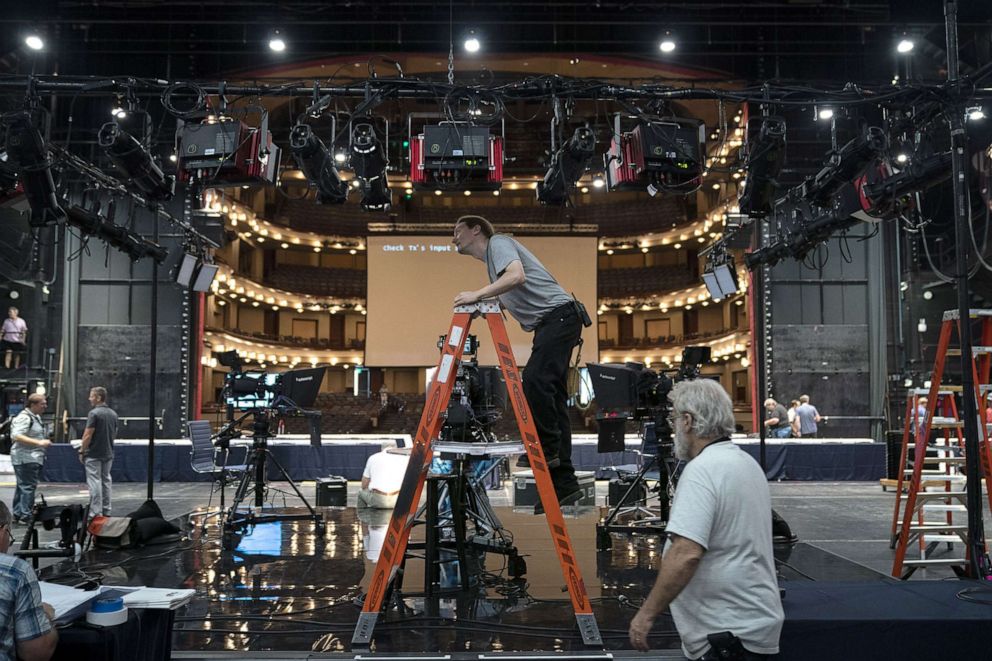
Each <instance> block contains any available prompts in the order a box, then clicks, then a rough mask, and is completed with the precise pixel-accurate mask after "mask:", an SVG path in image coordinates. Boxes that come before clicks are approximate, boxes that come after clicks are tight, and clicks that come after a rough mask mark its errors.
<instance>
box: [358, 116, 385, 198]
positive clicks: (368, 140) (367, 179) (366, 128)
mask: <svg viewBox="0 0 992 661" xmlns="http://www.w3.org/2000/svg"><path fill="white" fill-rule="evenodd" d="M350 165H351V168H352V169H353V170H354V171H355V176H356V177H357V178H358V179H357V180H358V181H359V183H360V185H361V188H362V209H364V210H365V211H388V210H389V207H390V206H391V205H392V198H393V194H392V191H390V190H389V185H388V182H387V180H386V166H387V165H389V161H388V160H387V159H386V154H385V152H384V151H383V148H382V143H381V142H380V141H379V138H378V136H377V135H376V132H375V126H374V125H373V124H372V119H371V118H370V117H369V118H365V119H360V120H358V121H356V122H355V124H354V125H353V127H352V130H351V159H350Z"/></svg>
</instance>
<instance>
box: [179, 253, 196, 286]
mask: <svg viewBox="0 0 992 661" xmlns="http://www.w3.org/2000/svg"><path fill="white" fill-rule="evenodd" d="M197 261H198V260H197V259H196V255H191V254H189V253H188V252H184V253H183V256H182V258H181V259H180V260H179V263H178V264H176V269H175V272H174V273H173V279H174V280H175V281H176V284H177V285H179V286H180V287H189V286H190V283H192V282H193V274H194V273H196V263H197Z"/></svg>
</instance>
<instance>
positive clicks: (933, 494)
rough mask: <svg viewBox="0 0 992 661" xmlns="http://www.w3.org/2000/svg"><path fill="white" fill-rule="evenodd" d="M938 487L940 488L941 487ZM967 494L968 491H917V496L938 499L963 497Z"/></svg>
mask: <svg viewBox="0 0 992 661" xmlns="http://www.w3.org/2000/svg"><path fill="white" fill-rule="evenodd" d="M937 488H938V489H939V488H940V487H937ZM967 495H968V492H967V491H918V492H917V493H916V497H917V498H925V499H927V500H937V499H940V498H963V497H965V496H967Z"/></svg>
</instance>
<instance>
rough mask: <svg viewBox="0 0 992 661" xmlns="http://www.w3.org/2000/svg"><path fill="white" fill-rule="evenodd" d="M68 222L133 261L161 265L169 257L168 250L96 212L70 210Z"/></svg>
mask: <svg viewBox="0 0 992 661" xmlns="http://www.w3.org/2000/svg"><path fill="white" fill-rule="evenodd" d="M66 220H67V222H68V223H69V224H70V225H72V226H73V227H76V228H78V229H79V230H80V231H81V232H83V233H84V234H90V235H92V236H95V237H97V238H98V239H100V240H101V241H104V242H106V243H108V244H110V245H111V246H113V247H114V248H116V249H118V250H120V251H121V252H123V253H126V254H127V255H128V256H129V257H130V258H131V259H132V260H133V261H137V260H139V259H141V258H143V257H151V258H152V259H154V260H155V261H156V262H158V263H159V264H161V263H162V262H164V261H165V260H166V258H167V257H168V256H169V251H168V250H167V249H166V248H163V247H162V246H160V245H158V244H157V243H153V242H151V241H148V240H147V239H145V238H143V237H141V236H139V235H137V234H135V233H134V232H131V231H130V230H128V229H127V228H126V227H122V226H121V225H117V224H116V223H114V222H113V221H110V220H107V219H105V218H103V217H102V216H100V214H99V213H97V212H95V211H89V210H87V209H84V208H82V207H79V206H74V207H72V208H70V209H69V213H68V214H67V215H66Z"/></svg>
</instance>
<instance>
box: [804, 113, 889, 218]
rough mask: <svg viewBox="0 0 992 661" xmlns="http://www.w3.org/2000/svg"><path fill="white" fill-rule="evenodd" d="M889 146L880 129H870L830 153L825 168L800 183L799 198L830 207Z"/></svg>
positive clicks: (873, 127)
mask: <svg viewBox="0 0 992 661" xmlns="http://www.w3.org/2000/svg"><path fill="white" fill-rule="evenodd" d="M887 143H888V140H887V138H886V136H885V133H884V132H883V131H882V129H880V128H878V127H875V126H871V127H868V129H867V130H866V131H864V132H863V133H861V135H859V136H858V137H856V138H854V139H853V140H851V141H850V142H848V143H847V144H845V145H844V146H843V147H841V148H840V149H839V150H837V151H835V152H831V153H830V155H829V160H828V162H827V165H826V166H824V167H823V169H821V170H820V171H819V172H817V173H816V174H815V175H814V176H812V177H808V178H807V179H806V181H804V182H803V183H802V187H801V190H802V196H803V197H804V198H806V199H807V200H809V201H811V202H815V203H817V204H819V205H820V206H824V207H826V206H829V205H830V203H831V198H833V196H834V193H836V192H837V191H838V190H839V189H840V188H841V187H842V186H844V185H845V184H848V183H850V182H851V181H852V180H853V179H854V178H855V177H857V176H858V175H859V174H861V173H862V172H863V171H864V169H865V168H866V167H868V164H869V163H871V162H872V161H874V160H875V159H876V158H877V157H878V156H879V154H881V153H882V152H883V151H884V150H885V147H886V145H887Z"/></svg>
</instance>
